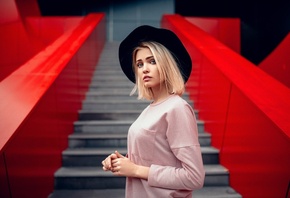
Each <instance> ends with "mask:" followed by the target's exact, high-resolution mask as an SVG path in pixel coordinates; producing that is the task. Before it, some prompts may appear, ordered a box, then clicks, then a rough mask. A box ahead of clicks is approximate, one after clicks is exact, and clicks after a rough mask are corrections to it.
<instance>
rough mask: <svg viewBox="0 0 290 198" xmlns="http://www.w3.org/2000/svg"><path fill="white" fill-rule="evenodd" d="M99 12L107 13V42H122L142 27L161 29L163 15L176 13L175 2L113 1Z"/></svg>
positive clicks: (146, 0) (164, 0) (151, 0)
mask: <svg viewBox="0 0 290 198" xmlns="http://www.w3.org/2000/svg"><path fill="white" fill-rule="evenodd" d="M98 11H102V12H105V13H106V20H107V40H108V41H121V40H123V39H124V38H125V37H126V36H127V35H128V34H129V33H130V32H131V31H132V30H133V29H134V28H136V27H138V26H140V25H152V26H155V27H160V20H161V18H162V15H163V14H173V13H174V0H134V1H122V2H120V0H111V1H110V2H109V3H108V5H106V6H104V7H102V8H101V9H98Z"/></svg>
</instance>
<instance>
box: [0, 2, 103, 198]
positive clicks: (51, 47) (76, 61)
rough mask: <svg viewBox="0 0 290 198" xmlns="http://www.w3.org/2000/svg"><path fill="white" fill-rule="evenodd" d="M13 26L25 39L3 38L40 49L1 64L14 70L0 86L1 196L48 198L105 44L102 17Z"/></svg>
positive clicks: (39, 20)
mask: <svg viewBox="0 0 290 198" xmlns="http://www.w3.org/2000/svg"><path fill="white" fill-rule="evenodd" d="M29 2H32V1H29ZM12 4H13V3H12ZM13 5H14V4H13ZM10 7H11V8H13V9H14V8H15V6H10ZM12 13H13V12H12ZM12 18H13V17H12ZM23 21H26V22H25V23H24V22H23ZM14 23H15V22H12V24H14ZM17 23H19V26H18V27H23V28H22V29H21V30H22V31H20V32H18V33H17V34H22V33H23V35H24V37H25V38H27V39H25V40H23V39H22V38H23V37H22V36H23V35H22V36H20V37H19V36H17V35H15V34H14V33H11V34H10V35H6V37H5V38H9V40H11V42H12V43H13V42H15V43H19V44H17V45H21V42H22V41H23V42H24V44H25V45H23V46H26V47H25V48H27V51H29V48H28V47H27V45H26V42H27V43H28V44H29V45H30V46H31V48H33V49H34V50H36V49H37V50H39V51H38V52H37V53H35V55H34V56H33V57H31V58H29V56H26V57H25V58H27V62H25V63H24V64H21V65H17V64H20V62H22V57H20V56H18V57H19V59H21V61H19V60H17V58H18V57H17V56H14V57H13V59H12V60H9V59H4V60H3V61H14V62H13V64H15V67H14V69H13V71H12V73H10V74H9V75H8V76H7V77H5V78H4V79H3V80H2V81H1V82H0V96H1V103H0V120H1V122H0V131H1V133H0V154H1V157H0V181H1V182H0V189H1V190H0V197H1V198H2V197H3V198H6V197H21V198H23V197H47V196H48V194H49V193H51V192H52V191H53V187H54V172H55V171H56V170H57V169H58V168H59V167H60V166H61V152H62V151H63V150H64V149H65V148H66V147H67V136H68V134H70V133H72V132H73V122H74V121H75V120H77V118H78V110H79V109H80V108H81V102H82V99H83V98H84V95H85V93H86V91H87V89H88V85H89V83H88V82H90V79H91V76H92V74H93V73H92V71H93V70H94V68H95V66H96V63H97V61H98V57H99V54H100V52H101V50H102V48H103V45H104V42H105V40H106V38H105V21H104V14H91V15H88V16H86V17H78V18H77V17H72V18H70V17H59V18H58V17H53V18H51V20H50V17H47V18H45V19H43V18H42V17H33V18H30V17H29V18H27V17H26V18H25V19H24V20H21V21H20V20H18V21H17ZM20 24H21V25H20ZM2 25H3V26H5V27H7V26H9V25H11V24H10V23H9V22H8V21H7V23H5V24H2ZM2 25H0V27H1V26H2ZM3 26H2V27H3ZM49 30H51V31H49ZM9 32H10V31H7V32H6V33H7V34H9ZM2 33H3V32H2ZM13 36H15V37H13ZM12 38H13V39H12ZM31 38H34V40H31ZM6 42H8V41H6ZM15 50H16V51H17V50H19V51H21V50H22V51H23V52H24V53H25V49H24V48H23V49H22V48H21V50H20V48H18V47H16V49H15ZM88 54H89V56H88ZM10 58H11V57H10ZM1 61H2V60H1ZM5 69H6V68H3V67H0V70H1V71H2V70H3V71H5ZM10 69H11V68H10ZM1 73H2V72H1Z"/></svg>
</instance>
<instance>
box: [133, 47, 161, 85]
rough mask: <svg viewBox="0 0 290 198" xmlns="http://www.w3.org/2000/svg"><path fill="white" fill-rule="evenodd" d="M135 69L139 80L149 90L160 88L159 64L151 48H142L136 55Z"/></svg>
mask: <svg viewBox="0 0 290 198" xmlns="http://www.w3.org/2000/svg"><path fill="white" fill-rule="evenodd" d="M135 67H137V68H136V71H137V75H138V78H139V79H140V82H142V83H143V84H144V85H145V87H147V88H152V89H154V88H158V89H159V88H160V82H161V81H160V75H159V71H158V68H157V63H156V61H155V58H154V57H153V54H152V52H151V51H150V49H149V48H141V49H139V50H138V51H137V53H136V60H135Z"/></svg>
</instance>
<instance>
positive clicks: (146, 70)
mask: <svg viewBox="0 0 290 198" xmlns="http://www.w3.org/2000/svg"><path fill="white" fill-rule="evenodd" d="M148 72H149V70H148V66H147V64H144V65H143V73H144V74H146V73H148Z"/></svg>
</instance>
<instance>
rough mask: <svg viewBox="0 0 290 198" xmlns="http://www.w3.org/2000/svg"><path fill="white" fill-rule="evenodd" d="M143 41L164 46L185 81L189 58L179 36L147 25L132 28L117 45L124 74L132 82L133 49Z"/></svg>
mask: <svg viewBox="0 0 290 198" xmlns="http://www.w3.org/2000/svg"><path fill="white" fill-rule="evenodd" d="M144 41H155V42H158V43H160V44H162V45H163V46H165V47H166V48H167V49H168V50H169V51H170V52H171V54H172V55H173V57H174V59H175V60H176V62H177V64H178V67H179V70H180V72H181V74H182V77H183V79H184V83H186V82H187V80H188V78H189V76H190V73H191V67H192V66H191V58H190V56H189V54H188V52H187V50H186V49H185V47H184V46H183V44H182V42H181V41H180V40H179V38H178V37H177V36H176V35H175V34H174V33H173V32H172V31H170V30H168V29H163V28H155V27H152V26H148V25H143V26H139V27H137V28H136V29H134V30H133V31H132V32H131V33H130V34H129V35H128V36H127V37H126V38H125V39H124V40H123V41H122V42H121V44H120V46H119V61H120V65H121V68H122V70H123V72H124V73H125V75H126V76H127V77H128V79H129V80H131V81H132V82H133V83H135V82H136V79H135V74H134V71H133V67H132V58H133V51H134V49H135V48H136V47H137V46H139V44H140V43H141V42H144Z"/></svg>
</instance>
